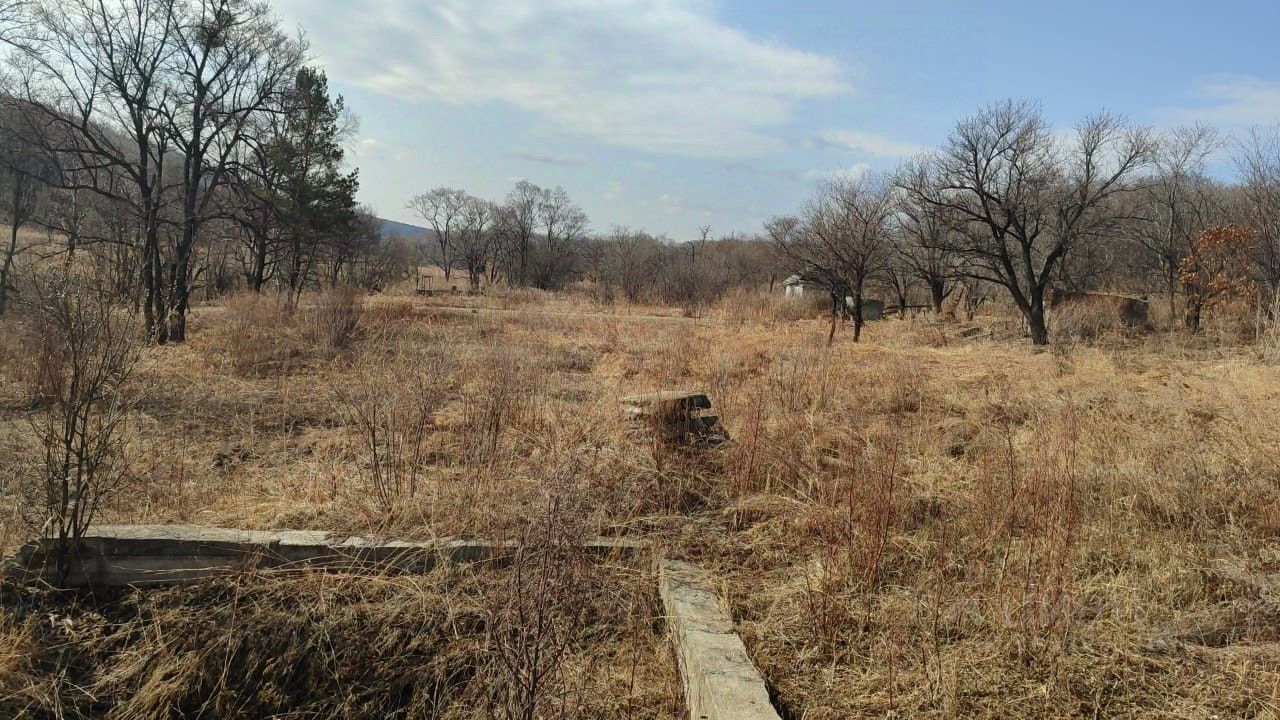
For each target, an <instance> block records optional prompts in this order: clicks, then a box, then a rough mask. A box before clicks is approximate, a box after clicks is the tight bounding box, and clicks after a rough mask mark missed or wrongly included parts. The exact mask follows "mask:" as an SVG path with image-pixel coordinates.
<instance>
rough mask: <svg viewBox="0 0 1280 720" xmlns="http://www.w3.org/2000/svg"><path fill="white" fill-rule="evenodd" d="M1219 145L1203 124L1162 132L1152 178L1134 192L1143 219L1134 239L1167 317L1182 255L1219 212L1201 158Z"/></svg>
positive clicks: (1171, 314)
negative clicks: (1155, 278)
mask: <svg viewBox="0 0 1280 720" xmlns="http://www.w3.org/2000/svg"><path fill="white" fill-rule="evenodd" d="M1221 148H1222V140H1221V138H1220V136H1219V135H1218V132H1217V131H1216V130H1213V129H1212V128H1209V127H1206V126H1203V125H1196V126H1193V127H1182V128H1177V129H1175V130H1172V131H1170V132H1168V133H1167V134H1165V135H1164V136H1163V137H1162V138H1161V139H1160V143H1159V149H1158V151H1157V152H1156V153H1155V160H1154V164H1155V170H1156V174H1155V177H1154V178H1152V180H1151V182H1149V183H1148V184H1147V186H1146V187H1145V188H1144V189H1143V191H1142V193H1141V194H1140V195H1139V201H1140V202H1141V204H1142V206H1141V209H1140V210H1139V211H1138V212H1139V213H1142V214H1143V215H1144V220H1145V222H1143V223H1142V224H1141V225H1140V226H1139V228H1138V233H1137V238H1138V241H1139V243H1141V245H1142V247H1143V249H1144V250H1145V251H1146V257H1147V259H1148V262H1149V263H1150V267H1151V269H1153V270H1155V271H1156V272H1157V273H1158V274H1159V276H1160V278H1161V280H1162V282H1163V285H1164V291H1165V293H1166V295H1167V298H1168V302H1169V317H1170V318H1174V317H1177V309H1176V304H1177V294H1178V286H1179V285H1180V284H1181V280H1180V278H1179V268H1180V267H1181V264H1182V260H1183V258H1185V257H1186V256H1187V254H1188V253H1189V252H1191V251H1192V248H1193V245H1194V243H1195V239H1196V237H1198V236H1199V235H1200V233H1201V232H1203V231H1204V230H1205V229H1206V228H1208V227H1209V226H1210V225H1212V224H1214V223H1215V222H1216V220H1217V218H1216V215H1217V213H1218V212H1219V211H1220V206H1221V197H1220V196H1221V193H1220V192H1218V188H1217V187H1216V185H1215V183H1214V182H1213V181H1212V180H1210V179H1209V178H1208V177H1207V176H1206V174H1205V163H1206V162H1207V160H1208V158H1209V157H1210V156H1211V155H1212V154H1213V153H1214V152H1216V151H1217V150H1219V149H1221Z"/></svg>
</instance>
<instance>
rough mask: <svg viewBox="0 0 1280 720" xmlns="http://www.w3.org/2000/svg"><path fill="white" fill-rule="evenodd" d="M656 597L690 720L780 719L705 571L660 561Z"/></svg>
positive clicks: (676, 562)
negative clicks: (674, 658)
mask: <svg viewBox="0 0 1280 720" xmlns="http://www.w3.org/2000/svg"><path fill="white" fill-rule="evenodd" d="M658 593H659V595H660V597H661V599H662V606H663V612H664V614H665V615H666V620H667V628H668V631H669V632H670V634H671V642H672V645H673V647H674V648H675V653H676V661H677V662H678V664H679V665H680V675H681V677H682V678H683V680H684V692H685V705H686V706H687V707H688V710H689V717H690V718H691V720H780V717H779V715H778V711H777V710H776V709H775V708H774V707H773V703H772V701H771V700H770V699H769V690H768V686H767V685H766V684H765V681H764V677H763V676H761V674H760V671H759V670H757V669H756V666H755V664H754V663H752V662H751V658H750V656H748V655H747V648H746V646H745V645H744V644H743V643H742V638H740V637H739V636H738V634H737V632H736V631H735V630H734V627H733V621H732V620H731V619H730V617H729V612H728V610H727V609H726V608H725V606H724V602H723V601H722V600H721V599H720V596H719V594H718V593H716V591H715V589H714V588H713V587H712V585H711V578H710V576H709V575H708V574H707V572H706V571H705V570H703V569H702V568H700V567H698V566H697V565H693V564H691V563H687V562H681V561H678V560H661V561H659V563H658Z"/></svg>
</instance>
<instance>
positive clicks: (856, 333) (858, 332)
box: [853, 281, 863, 342]
mask: <svg viewBox="0 0 1280 720" xmlns="http://www.w3.org/2000/svg"><path fill="white" fill-rule="evenodd" d="M862 325H863V318H862V281H858V284H857V286H855V287H854V289H853V341H854V342H861V340H862Z"/></svg>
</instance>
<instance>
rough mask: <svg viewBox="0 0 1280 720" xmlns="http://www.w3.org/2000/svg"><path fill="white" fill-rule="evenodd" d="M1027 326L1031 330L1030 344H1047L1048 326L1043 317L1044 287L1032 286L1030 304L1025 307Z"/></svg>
mask: <svg viewBox="0 0 1280 720" xmlns="http://www.w3.org/2000/svg"><path fill="white" fill-rule="evenodd" d="M1025 314H1026V316H1027V326H1028V327H1029V328H1030V330H1031V344H1032V345H1048V344H1049V326H1048V324H1047V323H1045V317H1044V289H1043V288H1034V289H1032V291H1031V304H1030V306H1029V307H1028V308H1027V309H1026V311H1025Z"/></svg>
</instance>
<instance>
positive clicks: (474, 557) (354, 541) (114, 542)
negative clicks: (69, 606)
mask: <svg viewBox="0 0 1280 720" xmlns="http://www.w3.org/2000/svg"><path fill="white" fill-rule="evenodd" d="M55 546H56V541H44V540H41V541H35V542H32V543H28V544H26V545H24V546H23V547H22V548H20V549H19V550H18V552H17V553H16V554H15V555H14V556H13V557H11V558H10V559H8V560H6V561H5V562H4V563H3V569H2V572H3V574H4V575H5V576H7V577H9V578H12V579H14V580H16V581H19V582H32V581H41V582H45V583H48V584H53V583H54V582H55V581H57V584H58V585H60V586H62V587H65V588H86V587H88V588H115V587H129V586H148V585H163V584H176V583H183V582H190V581H195V580H202V579H206V578H210V577H217V576H222V575H230V574H235V573H240V572H245V571H248V570H252V569H259V568H270V569H281V568H285V569H287V568H299V569H301V568H310V569H324V570H347V571H362V572H371V571H388V572H425V571H429V570H431V569H433V568H435V567H436V565H437V564H439V563H440V561H442V560H443V561H445V562H450V563H454V564H473V563H482V562H489V563H496V564H502V563H504V562H506V561H509V560H510V558H511V557H512V556H514V555H515V553H516V552H517V551H518V550H519V549H520V546H519V544H518V543H516V542H514V541H505V542H504V541H486V540H474V539H464V538H452V537H445V538H437V539H434V540H422V541H406V540H378V539H373V538H366V537H360V536H339V535H332V534H330V533H327V532H324V531H315V530H281V531H270V530H234V529H229V528H203V527H195V526H189V525H104V526H98V527H93V528H90V529H89V530H88V531H87V532H86V533H85V535H84V537H83V538H82V540H81V548H80V551H79V552H78V553H76V554H75V557H74V559H73V562H72V563H71V564H70V565H69V567H68V571H67V573H66V576H65V578H62V579H59V578H58V577H57V573H56V569H55V568H54V567H53V563H51V562H50V555H51V552H52V551H53V550H54V547H55ZM583 549H584V551H585V552H586V553H587V554H588V555H590V556H592V557H603V558H632V557H635V556H637V555H639V554H641V553H642V552H644V551H647V550H648V549H649V544H648V543H647V542H645V541H643V540H635V539H630V538H609V537H601V538H594V539H592V540H588V541H587V542H586V543H584V546H583Z"/></svg>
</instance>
